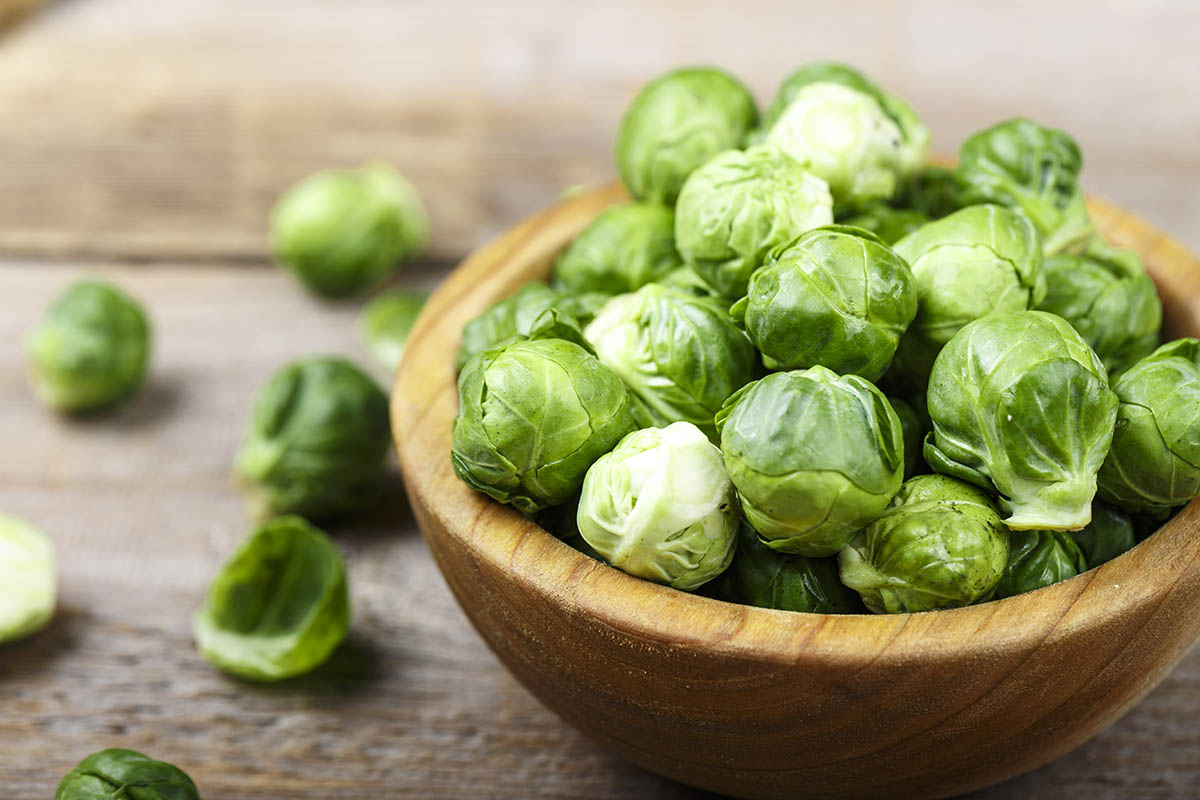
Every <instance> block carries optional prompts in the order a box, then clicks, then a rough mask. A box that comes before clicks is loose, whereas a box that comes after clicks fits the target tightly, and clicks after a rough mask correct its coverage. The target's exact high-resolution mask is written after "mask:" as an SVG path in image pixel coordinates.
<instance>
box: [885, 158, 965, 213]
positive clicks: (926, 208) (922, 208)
mask: <svg viewBox="0 0 1200 800" xmlns="http://www.w3.org/2000/svg"><path fill="white" fill-rule="evenodd" d="M895 204H896V205H897V206H898V207H900V208H905V209H910V210H912V211H917V212H920V213H922V214H924V215H925V216H927V217H929V218H931V219H941V218H942V217H946V216H949V215H950V214H953V213H954V212H955V211H958V210H959V209H960V208H963V207H964V206H967V205H970V204H969V203H968V202H966V200H965V198H964V189H963V183H962V179H961V178H959V177H958V173H957V172H956V171H954V170H952V169H946V168H945V167H925V169H923V170H921V171H920V172H918V173H917V174H916V176H914V177H913V179H912V180H911V181H909V184H908V185H907V186H905V187H904V189H903V191H901V193H900V194H899V196H897V197H896V200H895Z"/></svg>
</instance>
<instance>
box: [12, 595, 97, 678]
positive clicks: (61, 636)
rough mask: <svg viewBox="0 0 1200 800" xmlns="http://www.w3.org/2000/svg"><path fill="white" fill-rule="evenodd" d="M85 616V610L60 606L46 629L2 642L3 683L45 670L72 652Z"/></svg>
mask: <svg viewBox="0 0 1200 800" xmlns="http://www.w3.org/2000/svg"><path fill="white" fill-rule="evenodd" d="M86 616H87V615H86V613H85V612H82V611H79V610H77V609H73V608H64V607H61V606H60V607H59V608H58V610H57V611H56V612H55V614H54V619H53V620H51V621H50V624H49V625H48V626H46V628H44V629H43V630H40V631H38V632H37V633H35V634H33V635H32V636H29V637H26V638H24V639H20V640H18V641H15V642H9V643H8V644H3V645H0V684H2V683H4V682H5V681H8V680H12V679H15V678H19V677H24V676H25V675H29V674H32V673H34V672H42V671H45V670H46V669H47V667H48V666H49V665H50V664H51V663H52V662H54V661H56V660H57V659H58V658H60V657H61V656H65V655H70V654H71V653H72V651H74V650H75V649H76V645H77V643H78V641H79V633H80V626H81V625H83V624H84V618H85V617H86Z"/></svg>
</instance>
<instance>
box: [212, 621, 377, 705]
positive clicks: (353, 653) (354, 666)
mask: <svg viewBox="0 0 1200 800" xmlns="http://www.w3.org/2000/svg"><path fill="white" fill-rule="evenodd" d="M384 661H385V656H384V653H383V650H382V649H381V648H380V646H379V645H378V644H376V643H375V642H373V641H371V640H370V639H369V638H367V637H366V636H364V635H362V634H360V633H357V632H355V631H351V632H350V635H349V636H347V637H346V641H344V642H342V644H341V646H340V647H338V649H337V650H335V651H334V653H333V655H332V656H330V657H329V660H328V661H326V662H325V663H324V664H322V665H321V666H320V667H319V668H317V669H316V670H314V671H313V672H310V673H309V674H307V675H301V676H299V677H296V678H291V679H289V680H285V681H280V682H279V683H254V682H250V681H241V680H238V679H237V678H230V680H231V681H233V682H234V683H236V684H237V685H238V687H239V688H240V689H241V690H242V691H245V692H248V693H252V694H257V695H260V696H267V697H308V698H311V699H313V700H315V701H321V700H325V699H331V698H332V699H336V700H337V701H338V702H339V703H340V702H342V701H345V700H347V699H351V698H357V697H365V696H370V695H371V693H372V692H373V691H374V690H375V689H376V688H377V685H378V683H379V681H380V680H382V679H383V677H384V668H383V665H384Z"/></svg>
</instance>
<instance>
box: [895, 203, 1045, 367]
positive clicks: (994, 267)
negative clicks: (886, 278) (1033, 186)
mask: <svg viewBox="0 0 1200 800" xmlns="http://www.w3.org/2000/svg"><path fill="white" fill-rule="evenodd" d="M895 249H896V252H897V253H898V254H899V255H900V256H901V257H902V258H904V259H905V260H906V261H907V262H908V264H909V266H910V267H911V268H912V274H913V277H914V278H915V279H916V284H917V295H918V298H919V303H918V306H917V316H916V319H915V320H913V323H912V325H911V326H910V327H909V329H908V333H907V335H905V336H904V337H903V338H902V339H901V340H900V345H899V347H898V350H897V353H896V361H897V362H898V364H899V369H900V370H901V371H902V372H904V373H908V374H909V375H910V377H911V380H912V383H913V384H914V385H916V386H919V385H922V384H923V383H924V382H925V380H926V379H927V377H928V375H929V370H930V369H932V367H933V360H934V358H936V357H937V354H938V351H940V350H941V349H942V346H943V345H945V344H946V342H948V341H950V337H952V336H954V334H955V333H957V332H958V330H959V329H960V328H962V327H963V326H964V325H966V324H967V323H968V322H971V321H973V320H976V319H979V318H980V317H982V316H984V315H986V314H991V313H994V312H1000V311H1023V310H1025V309H1028V308H1032V307H1034V306H1036V305H1037V304H1038V303H1039V302H1041V300H1042V298H1043V297H1045V295H1046V281H1045V278H1044V277H1043V275H1042V254H1041V251H1040V250H1039V249H1038V238H1037V232H1036V231H1035V230H1034V229H1033V225H1031V224H1030V222H1029V220H1027V219H1025V217H1023V216H1021V215H1020V214H1018V213H1016V212H1015V211H1011V210H1009V209H1007V208H1002V207H1000V206H970V207H968V208H964V209H962V210H961V211H956V212H954V213H953V214H951V215H950V216H948V217H944V218H942V219H940V220H937V221H935V222H931V223H929V224H928V225H925V226H923V227H921V228H919V229H917V230H916V231H914V232H912V233H910V234H909V235H908V236H905V237H904V238H903V239H901V240H900V241H899V242H897V243H896V247H895Z"/></svg>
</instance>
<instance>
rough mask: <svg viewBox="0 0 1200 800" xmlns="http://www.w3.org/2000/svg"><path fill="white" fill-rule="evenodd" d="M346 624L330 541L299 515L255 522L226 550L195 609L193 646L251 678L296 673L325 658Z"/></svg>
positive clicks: (341, 571)
mask: <svg viewBox="0 0 1200 800" xmlns="http://www.w3.org/2000/svg"><path fill="white" fill-rule="evenodd" d="M349 628H350V595H349V592H348V590H347V588H346V568H345V566H344V565H343V563H342V556H341V554H340V553H339V552H338V549H337V545H335V544H334V543H333V540H332V539H330V538H329V537H328V536H327V535H326V534H325V533H324V532H322V531H320V530H318V529H317V528H314V527H313V526H312V525H309V524H308V523H307V522H305V521H304V520H303V519H301V518H300V517H291V516H289V517H278V518H276V519H273V520H270V521H269V522H265V523H263V524H261V525H259V526H258V527H257V528H255V529H254V530H253V531H252V532H251V533H250V536H249V537H248V538H247V539H246V540H245V541H244V542H242V544H241V546H240V547H238V549H237V550H236V551H235V552H234V554H233V555H232V556H230V558H229V560H228V561H226V562H225V565H224V566H222V567H221V571H220V572H219V573H218V574H217V577H216V579H215V580H214V581H213V583H212V586H210V587H209V590H208V599H207V601H206V603H205V604H204V607H203V608H202V609H200V611H198V612H197V613H196V618H195V621H194V631H195V636H196V647H197V648H198V649H199V650H200V653H201V654H202V655H203V656H204V657H205V658H206V659H208V660H209V661H210V662H211V663H212V664H213V665H214V666H216V667H217V668H218V669H220V670H222V671H224V672H228V673H229V674H231V675H236V676H238V677H240V678H245V679H247V680H253V681H279V680H283V679H285V678H291V677H295V676H297V675H303V674H304V673H306V672H311V671H312V670H314V669H316V668H317V667H319V666H320V665H321V664H323V663H325V660H326V659H328V658H329V656H330V654H332V653H333V651H334V650H335V649H336V648H337V646H338V645H339V644H341V643H342V640H343V639H344V638H345V637H346V632H347V631H348V630H349Z"/></svg>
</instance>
